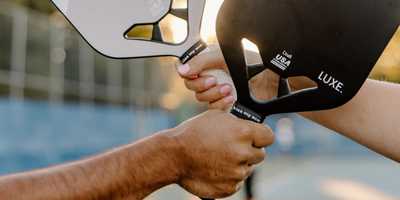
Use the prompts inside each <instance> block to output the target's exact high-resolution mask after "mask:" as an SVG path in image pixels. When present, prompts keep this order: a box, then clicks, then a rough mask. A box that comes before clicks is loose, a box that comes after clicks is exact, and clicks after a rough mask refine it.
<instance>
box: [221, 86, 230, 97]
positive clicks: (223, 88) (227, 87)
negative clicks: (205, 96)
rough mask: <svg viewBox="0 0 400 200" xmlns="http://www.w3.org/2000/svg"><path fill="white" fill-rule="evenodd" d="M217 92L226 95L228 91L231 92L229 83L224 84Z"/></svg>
mask: <svg viewBox="0 0 400 200" xmlns="http://www.w3.org/2000/svg"><path fill="white" fill-rule="evenodd" d="M219 92H220V93H221V94H223V95H228V94H229V93H231V92H232V87H231V86H229V85H224V86H222V87H221V89H220V90H219Z"/></svg>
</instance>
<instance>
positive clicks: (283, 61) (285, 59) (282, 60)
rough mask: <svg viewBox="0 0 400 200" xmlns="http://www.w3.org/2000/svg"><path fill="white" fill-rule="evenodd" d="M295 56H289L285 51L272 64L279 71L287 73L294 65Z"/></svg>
mask: <svg viewBox="0 0 400 200" xmlns="http://www.w3.org/2000/svg"><path fill="white" fill-rule="evenodd" d="M292 58H293V55H291V54H289V53H288V52H287V51H283V52H282V53H281V54H278V55H276V56H275V58H273V59H272V60H271V64H273V65H275V66H276V67H278V68H279V69H281V70H283V71H286V70H287V68H288V67H290V64H292Z"/></svg>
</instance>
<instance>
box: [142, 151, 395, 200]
mask: <svg viewBox="0 0 400 200" xmlns="http://www.w3.org/2000/svg"><path fill="white" fill-rule="evenodd" d="M242 197H243V194H241V193H239V194H237V195H235V196H233V197H231V198H228V200H239V199H243V198H242ZM148 199H149V200H164V199H177V200H178V199H185V200H186V199H188V200H189V199H197V198H195V197H193V196H191V195H190V194H188V193H186V192H183V191H182V190H181V189H179V188H177V187H176V186H175V187H174V186H172V187H169V188H166V189H163V190H161V191H159V192H158V193H156V194H154V195H152V196H151V197H149V198H148ZM255 200H400V165H399V164H398V163H395V162H393V161H390V160H387V159H384V158H380V157H378V156H377V157H375V156H367V157H357V156H354V157H344V158H333V157H324V158H300V159H299V158H272V159H270V160H269V161H268V162H267V163H266V164H264V165H263V166H260V168H259V171H258V177H257V198H256V199H255Z"/></svg>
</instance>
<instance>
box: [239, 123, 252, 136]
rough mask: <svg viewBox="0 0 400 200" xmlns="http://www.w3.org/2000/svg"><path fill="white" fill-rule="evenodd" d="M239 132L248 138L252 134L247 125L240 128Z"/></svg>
mask: <svg viewBox="0 0 400 200" xmlns="http://www.w3.org/2000/svg"><path fill="white" fill-rule="evenodd" d="M239 131H240V133H241V134H243V135H246V136H249V135H252V134H253V128H252V127H251V126H249V125H245V126H240V128H239Z"/></svg>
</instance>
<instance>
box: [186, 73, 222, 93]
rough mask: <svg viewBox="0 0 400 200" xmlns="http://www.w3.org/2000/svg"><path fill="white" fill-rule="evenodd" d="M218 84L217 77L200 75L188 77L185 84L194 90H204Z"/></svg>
mask: <svg viewBox="0 0 400 200" xmlns="http://www.w3.org/2000/svg"><path fill="white" fill-rule="evenodd" d="M216 85H217V79H216V78H215V77H212V76H205V77H200V78H197V79H193V80H190V79H186V80H185V86H186V87H187V88H188V89H189V90H192V91H194V92H204V91H206V90H208V89H210V88H212V87H214V86H216Z"/></svg>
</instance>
